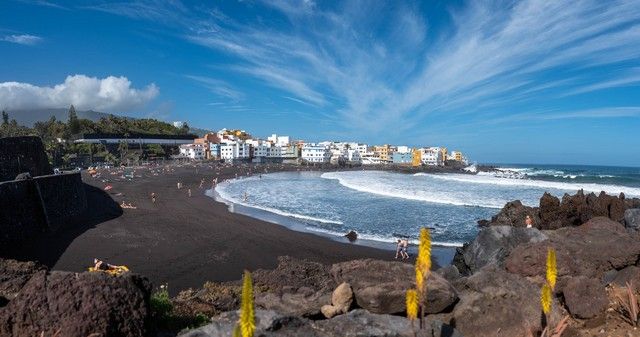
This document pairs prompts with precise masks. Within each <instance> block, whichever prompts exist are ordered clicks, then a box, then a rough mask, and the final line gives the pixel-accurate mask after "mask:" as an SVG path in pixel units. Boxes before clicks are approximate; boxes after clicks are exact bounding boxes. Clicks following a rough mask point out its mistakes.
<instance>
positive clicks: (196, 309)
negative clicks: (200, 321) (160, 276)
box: [172, 282, 242, 317]
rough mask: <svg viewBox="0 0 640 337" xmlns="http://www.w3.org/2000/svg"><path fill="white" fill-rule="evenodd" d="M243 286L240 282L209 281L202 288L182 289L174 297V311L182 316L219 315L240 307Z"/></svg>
mask: <svg viewBox="0 0 640 337" xmlns="http://www.w3.org/2000/svg"><path fill="white" fill-rule="evenodd" d="M241 294H242V286H241V285H240V284H239V283H238V282H225V283H217V282H207V283H205V284H204V285H203V287H202V288H200V289H195V290H194V289H187V290H183V291H181V292H180V293H179V294H178V295H177V296H176V297H175V298H173V301H172V302H173V312H174V313H176V314H178V315H181V316H185V317H186V316H195V315H197V314H204V315H207V316H215V315H219V314H220V313H222V312H225V311H231V310H237V309H238V308H239V307H240V296H241Z"/></svg>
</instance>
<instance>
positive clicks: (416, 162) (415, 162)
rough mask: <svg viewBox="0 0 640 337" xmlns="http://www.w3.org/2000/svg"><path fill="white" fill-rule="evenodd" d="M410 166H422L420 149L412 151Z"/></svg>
mask: <svg viewBox="0 0 640 337" xmlns="http://www.w3.org/2000/svg"><path fill="white" fill-rule="evenodd" d="M411 165H412V166H420V165H422V152H421V151H420V149H413V158H412V160H411Z"/></svg>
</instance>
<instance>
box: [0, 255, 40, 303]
mask: <svg viewBox="0 0 640 337" xmlns="http://www.w3.org/2000/svg"><path fill="white" fill-rule="evenodd" d="M43 270H46V267H45V266H42V265H40V264H38V263H35V262H31V261H29V262H20V261H16V260H10V259H0V298H4V300H5V301H6V302H8V301H10V300H12V299H14V298H15V297H16V296H17V295H18V293H19V292H20V290H21V289H22V287H24V285H25V284H27V282H29V280H30V279H31V277H32V276H33V275H34V274H36V273H37V272H39V271H43Z"/></svg>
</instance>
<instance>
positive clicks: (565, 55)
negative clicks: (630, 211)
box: [0, 0, 640, 166]
mask: <svg viewBox="0 0 640 337" xmlns="http://www.w3.org/2000/svg"><path fill="white" fill-rule="evenodd" d="M0 55H1V56H0V108H5V109H8V110H12V109H21V108H36V107H65V106H68V105H69V104H71V103H73V104H75V105H76V106H77V107H78V108H80V109H94V110H99V111H106V112H112V113H120V114H125V115H130V116H137V117H155V118H160V119H164V120H168V121H173V120H184V121H187V122H189V124H190V125H193V126H198V127H204V128H211V129H218V128H222V127H227V128H243V129H246V130H247V131H250V132H252V133H253V134H255V135H258V136H262V137H266V136H267V135H269V134H270V133H272V132H277V133H281V134H288V135H291V136H292V137H294V138H302V139H307V140H312V141H316V140H325V139H331V140H359V141H363V142H367V143H371V144H373V143H392V144H406V145H411V146H419V145H444V146H447V147H448V148H449V149H459V150H462V151H464V152H466V153H467V154H468V156H469V157H470V158H471V159H473V160H477V161H480V162H510V163H517V162H520V163H570V164H600V165H602V164H605V165H607V164H608V165H625V166H640V137H639V134H640V1H638V0H633V1H595V0H593V1H589V0H587V1H540V0H522V1H469V2H465V1H424V2H411V1H389V2H384V1H338V2H329V1H311V0H306V1H303V0H300V1H284V0H269V1H266V0H265V1H258V0H244V1H235V0H234V1H231V0H230V1H203V2H186V1H185V2H180V1H178V0H174V1H165V2H161V3H157V2H156V1H133V2H108V1H78V2H71V1H53V0H49V1H44V0H43V1H13V0H9V1H1V2H0Z"/></svg>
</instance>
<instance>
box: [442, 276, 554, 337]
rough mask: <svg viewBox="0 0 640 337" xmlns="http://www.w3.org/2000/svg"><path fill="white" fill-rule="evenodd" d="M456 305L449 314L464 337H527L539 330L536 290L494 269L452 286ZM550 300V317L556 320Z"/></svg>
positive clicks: (517, 278)
mask: <svg viewBox="0 0 640 337" xmlns="http://www.w3.org/2000/svg"><path fill="white" fill-rule="evenodd" d="M456 287H457V288H458V289H459V291H460V302H459V303H458V304H456V307H455V309H454V310H453V322H455V323H452V324H453V325H454V326H455V327H456V330H458V331H460V333H462V334H463V335H464V336H466V337H474V336H478V337H483V336H504V337H519V336H523V337H524V336H527V334H526V332H525V328H530V329H531V331H540V330H541V327H542V320H541V313H542V312H541V308H540V302H539V299H540V286H538V285H536V284H534V283H532V282H530V281H529V280H527V279H526V278H524V277H521V276H518V275H513V274H510V273H508V272H506V271H504V270H503V269H501V268H498V267H496V266H494V265H493V266H487V267H484V268H482V269H480V270H479V271H477V272H476V273H475V274H473V275H472V276H469V277H467V278H463V279H460V280H459V281H457V282H456ZM559 308H560V305H559V304H558V302H557V301H555V300H554V304H553V311H552V317H553V319H554V320H556V321H557V319H559V318H560V316H561V313H560V309H559Z"/></svg>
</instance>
